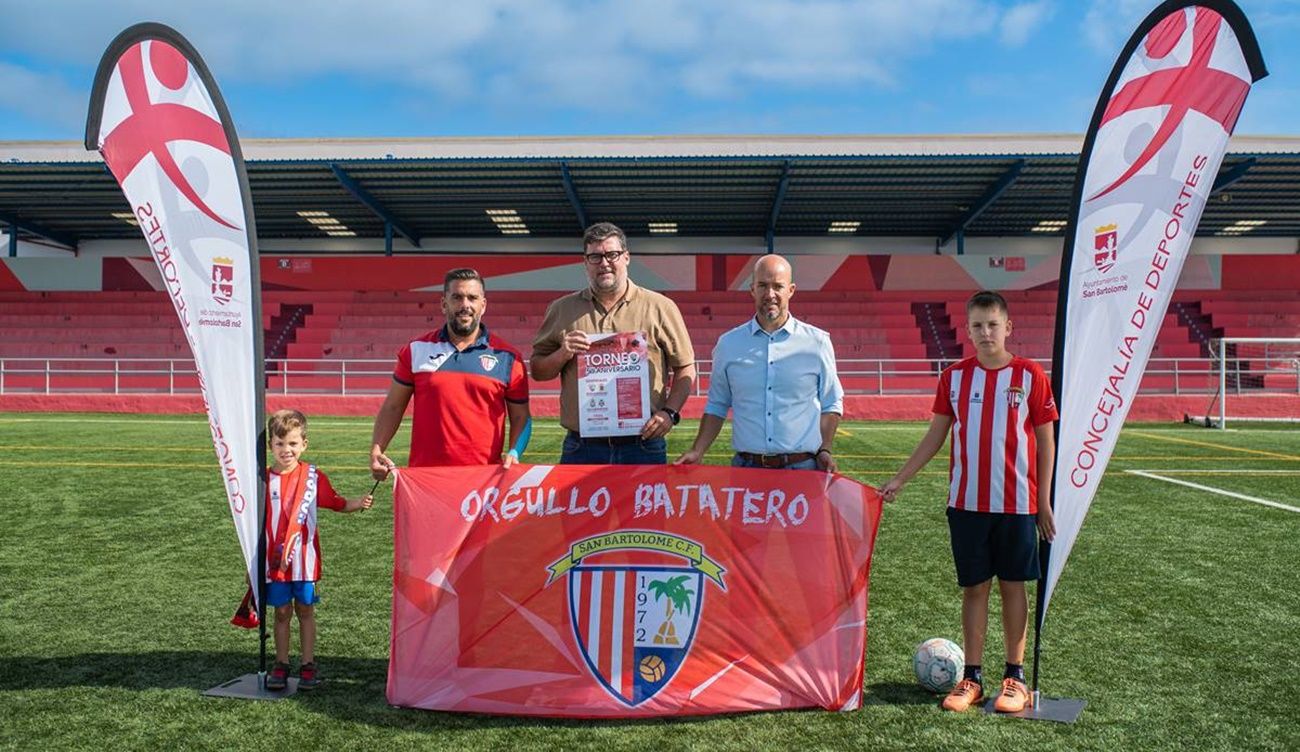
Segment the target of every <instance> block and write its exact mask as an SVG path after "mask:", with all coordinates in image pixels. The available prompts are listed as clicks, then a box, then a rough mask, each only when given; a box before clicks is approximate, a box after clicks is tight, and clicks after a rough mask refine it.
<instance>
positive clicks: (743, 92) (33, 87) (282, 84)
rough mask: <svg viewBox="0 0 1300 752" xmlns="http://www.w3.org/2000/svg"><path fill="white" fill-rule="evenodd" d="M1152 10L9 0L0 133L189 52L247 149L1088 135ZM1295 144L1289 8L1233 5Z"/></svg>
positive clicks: (26, 132) (1289, 0)
mask: <svg viewBox="0 0 1300 752" xmlns="http://www.w3.org/2000/svg"><path fill="white" fill-rule="evenodd" d="M1156 4H1157V3H1156V2H1155V0H1136V1H1135V0H1074V1H1070V0H998V1H994V0H814V1H812V2H796V1H795V0H744V1H743V2H742V1H740V0H735V1H733V2H714V1H712V0H564V1H560V0H463V1H462V2H454V3H453V2H443V1H441V0H436V1H433V2H429V1H425V2H420V1H419V0H402V1H392V2H390V1H388V0H368V1H367V2H352V1H351V0H319V1H318V2H315V3H283V2H276V1H275V0H227V1H226V2H222V3H211V2H204V3H197V2H194V3H192V2H188V1H187V0H177V1H176V2H173V3H171V4H170V5H169V6H164V5H163V4H160V3H158V2H156V0H149V2H145V1H144V0H115V1H114V2H110V3H90V2H65V1H63V0H44V1H43V2H39V3H35V2H30V1H29V0H25V1H24V2H18V1H17V0H0V21H2V22H3V26H4V29H5V34H4V38H5V42H4V45H5V47H4V50H3V52H0V139H3V140H11V139H75V140H79V139H80V138H81V134H82V130H83V128H84V123H85V111H86V105H87V99H88V96H89V90H90V84H91V79H92V78H93V75H94V70H95V66H96V65H97V64H98V61H99V58H100V56H101V55H102V54H103V51H104V48H105V47H106V46H107V44H108V42H109V41H110V40H111V39H112V38H113V36H115V35H116V34H117V33H118V32H119V31H121V30H122V29H123V28H125V27H126V26H129V25H130V24H132V23H135V22H138V21H142V20H156V21H162V22H164V23H167V24H170V25H172V26H173V27H175V28H176V29H177V30H179V31H180V32H181V33H182V34H184V35H185V36H186V37H188V38H189V40H190V41H191V42H192V43H193V44H194V45H195V46H196V47H197V48H198V49H199V51H200V53H201V54H202V55H203V56H204V58H205V59H206V60H207V62H208V66H209V68H211V70H212V72H213V74H214V75H215V76H216V78H217V82H218V84H219V85H220V87H221V89H222V92H223V93H224V94H225V97H226V100H227V102H228V103H229V104H230V109H231V112H232V114H233V116H234V118H235V122H236V126H237V128H238V130H239V133H240V135H241V136H243V137H245V138H257V137H270V138H285V137H329V136H343V137H383V136H568V135H574V136H582V135H632V134H641V135H663V134H705V133H708V134H720V133H721V134H726V133H736V134H741V133H743V134H924V133H1078V132H1081V131H1082V130H1083V129H1084V127H1085V126H1086V124H1087V120H1088V117H1089V115H1090V114H1091V111H1092V108H1093V106H1094V105H1095V103H1096V98H1097V95H1098V93H1099V91H1100V88H1101V85H1102V84H1103V82H1104V80H1105V77H1106V75H1107V73H1108V72H1109V70H1110V67H1111V66H1112V65H1113V63H1114V60H1115V56H1116V55H1117V54H1118V52H1119V49H1120V47H1121V46H1122V45H1123V44H1124V42H1125V41H1126V40H1127V38H1128V36H1129V34H1130V33H1131V32H1132V30H1133V28H1134V27H1135V26H1136V24H1137V22H1138V21H1139V20H1141V18H1142V17H1143V16H1144V15H1145V14H1146V13H1147V12H1149V11H1150V10H1151V8H1153V7H1154V6H1155V5H1156ZM1240 5H1241V6H1242V8H1243V9H1244V10H1245V11H1246V14H1247V16H1248V17H1249V18H1250V20H1251V22H1252V24H1253V25H1254V28H1255V31H1256V34H1257V35H1258V37H1259V40H1260V45H1261V47H1262V48H1263V52H1264V59H1265V62H1266V63H1267V64H1268V67H1269V70H1270V71H1271V75H1270V76H1269V77H1268V78H1266V79H1264V80H1263V81H1261V82H1260V83H1259V84H1257V85H1256V86H1255V89H1254V90H1253V91H1252V93H1251V98H1250V101H1248V102H1247V104H1246V107H1245V111H1244V113H1243V115H1242V118H1241V121H1240V123H1239V125H1238V128H1237V132H1238V133H1241V134H1249V135H1300V52H1297V49H1300V45H1297V44H1296V42H1295V40H1296V38H1297V37H1298V35H1300V0H1240Z"/></svg>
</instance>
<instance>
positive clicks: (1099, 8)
mask: <svg viewBox="0 0 1300 752" xmlns="http://www.w3.org/2000/svg"><path fill="white" fill-rule="evenodd" d="M1153 7H1155V6H1154V5H1153V4H1152V1H1151V0H1092V2H1091V3H1090V4H1089V5H1088V11H1087V12H1086V13H1084V15H1083V38H1084V39H1085V40H1086V41H1087V42H1088V46H1089V47H1092V48H1093V49H1094V50H1096V51H1097V52H1099V53H1101V54H1103V55H1109V56H1112V57H1118V56H1119V53H1120V50H1122V49H1123V48H1124V43H1125V42H1127V41H1128V38H1129V36H1130V35H1132V34H1133V30H1134V29H1136V28H1137V25H1138V23H1140V22H1141V21H1142V19H1144V18H1146V16H1147V14H1148V13H1150V12H1151V10H1152V8H1153Z"/></svg>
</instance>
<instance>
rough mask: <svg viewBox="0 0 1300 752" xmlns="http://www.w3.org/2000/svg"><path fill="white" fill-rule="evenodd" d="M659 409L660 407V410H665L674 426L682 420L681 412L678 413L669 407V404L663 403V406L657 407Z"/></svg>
mask: <svg viewBox="0 0 1300 752" xmlns="http://www.w3.org/2000/svg"><path fill="white" fill-rule="evenodd" d="M659 409H660V410H663V411H664V412H666V413H668V417H670V418H672V419H673V425H674V426H675V425H677V424H678V423H680V422H681V420H682V414H681V413H679V412H677V411H676V410H674V409H672V408H671V407H669V406H667V405H664V406H663V407H661V408H659Z"/></svg>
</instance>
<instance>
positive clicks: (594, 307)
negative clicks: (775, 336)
mask: <svg viewBox="0 0 1300 752" xmlns="http://www.w3.org/2000/svg"><path fill="white" fill-rule="evenodd" d="M575 330H581V331H584V332H587V333H588V334H604V333H614V332H645V334H646V349H647V355H648V357H649V359H650V408H651V410H658V409H660V408H662V407H663V406H664V400H665V398H666V397H667V396H668V389H667V374H668V371H669V370H670V369H673V368H681V367H682V366H688V365H692V364H693V363H695V350H694V349H693V348H692V347H691V337H690V334H688V333H687V331H686V324H685V322H683V321H682V312H681V311H679V310H677V304H676V303H674V302H673V301H672V300H670V299H668V297H666V296H664V295H661V294H659V293H657V292H655V291H654V290H647V289H645V288H642V287H638V286H637V285H636V284H634V283H633V282H632V280H630V279H629V280H628V281H627V293H626V294H624V295H623V297H622V298H621V299H620V300H619V301H618V302H617V303H615V304H614V307H613V308H612V309H610V310H608V311H607V310H605V309H604V308H602V307H601V305H600V304H599V303H598V302H596V299H595V298H594V297H593V296H592V293H591V288H589V287H588V288H586V289H584V290H579V291H578V292H575V293H570V294H568V295H565V296H564V297H562V298H558V299H556V300H554V301H552V302H551V304H550V305H549V306H547V308H546V318H545V319H543V320H542V326H541V328H540V329H539V330H538V331H537V338H536V339H534V340H533V357H534V358H544V357H546V356H547V355H550V354H551V353H553V352H555V351H556V350H559V349H560V343H561V342H562V341H563V340H564V333H565V332H571V331H575ZM560 424H561V425H563V426H564V427H565V428H567V429H569V430H570V431H577V430H578V359H577V358H573V359H571V360H569V362H568V363H565V364H564V368H563V369H561V370H560Z"/></svg>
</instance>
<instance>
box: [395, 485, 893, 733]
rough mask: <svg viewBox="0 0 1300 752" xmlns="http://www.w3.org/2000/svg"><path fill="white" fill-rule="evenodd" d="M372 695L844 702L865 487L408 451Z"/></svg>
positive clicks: (871, 532)
mask: <svg viewBox="0 0 1300 752" xmlns="http://www.w3.org/2000/svg"><path fill="white" fill-rule="evenodd" d="M394 505H395V533H394V537H395V543H394V574H393V631H392V652H391V660H390V663H389V669H388V701H389V702H390V703H392V704H394V705H403V706H408V707H418V708H427V709H430V710H452V711H466V712H478V713H500V714H517V715H542V716H569V717H638V716H654V715H670V714H705V713H724V712H735V711H752V710H770V709H778V708H807V707H820V708H825V709H827V710H854V709H856V708H857V707H859V705H860V703H861V696H862V679H863V666H864V656H865V650H866V616H867V585H868V579H869V575H870V569H871V552H872V547H873V544H874V543H875V538H876V531H877V528H878V526H879V522H880V497H879V496H878V495H877V494H876V492H875V490H873V489H871V488H869V487H866V486H863V485H861V484H858V483H856V482H854V481H852V480H849V479H848V478H844V477H842V476H838V475H826V474H824V473H818V472H808V471H772V470H754V469H743V468H726V467H702V466H696V467H690V468H684V467H673V466H641V467H620V468H618V469H614V468H612V467H609V466H601V465H594V466H587V465H568V466H550V465H538V466H532V467H529V466H518V465H517V466H515V467H513V468H511V469H509V470H504V469H502V468H500V467H446V468H415V469H408V470H403V471H401V472H400V473H399V475H398V478H397V483H396V490H395V493H394Z"/></svg>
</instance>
